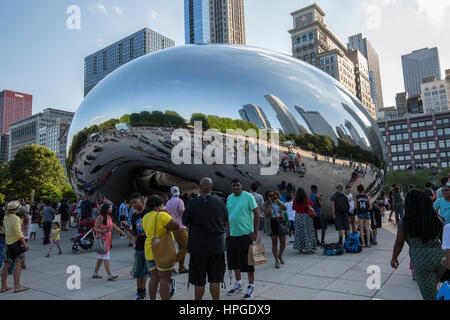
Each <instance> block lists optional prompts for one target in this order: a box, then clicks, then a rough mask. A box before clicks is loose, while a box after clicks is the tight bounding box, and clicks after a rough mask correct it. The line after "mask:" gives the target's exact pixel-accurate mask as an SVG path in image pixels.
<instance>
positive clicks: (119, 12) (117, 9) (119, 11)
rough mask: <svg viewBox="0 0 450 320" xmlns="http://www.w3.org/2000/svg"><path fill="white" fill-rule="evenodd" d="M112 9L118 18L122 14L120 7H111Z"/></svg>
mask: <svg viewBox="0 0 450 320" xmlns="http://www.w3.org/2000/svg"><path fill="white" fill-rule="evenodd" d="M113 9H114V11H115V12H116V14H118V15H119V16H121V15H122V13H123V12H122V9H121V8H120V7H117V6H115V7H113Z"/></svg>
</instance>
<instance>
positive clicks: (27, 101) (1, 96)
mask: <svg viewBox="0 0 450 320" xmlns="http://www.w3.org/2000/svg"><path fill="white" fill-rule="evenodd" d="M32 105H33V96H32V95H30V94H25V93H21V92H15V91H10V90H3V91H2V92H0V134H7V133H8V131H9V125H10V124H11V123H13V122H16V121H19V120H22V119H25V118H27V117H30V116H31V114H32Z"/></svg>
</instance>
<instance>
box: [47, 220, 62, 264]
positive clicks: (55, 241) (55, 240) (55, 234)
mask: <svg viewBox="0 0 450 320" xmlns="http://www.w3.org/2000/svg"><path fill="white" fill-rule="evenodd" d="M60 233H61V229H60V228H59V223H58V222H53V229H52V243H51V244H50V248H48V253H47V258H48V257H50V253H51V252H52V249H53V247H54V246H57V247H58V249H59V252H58V254H62V251H61V246H60V245H59V240H60Z"/></svg>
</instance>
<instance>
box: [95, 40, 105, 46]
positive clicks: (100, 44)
mask: <svg viewBox="0 0 450 320" xmlns="http://www.w3.org/2000/svg"><path fill="white" fill-rule="evenodd" d="M104 43H105V41H103V38H97V46H99V47H103V45H104Z"/></svg>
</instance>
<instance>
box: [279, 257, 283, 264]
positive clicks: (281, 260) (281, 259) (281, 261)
mask: <svg viewBox="0 0 450 320" xmlns="http://www.w3.org/2000/svg"><path fill="white" fill-rule="evenodd" d="M278 259H280V263H281V264H284V260H283V258H282V257H281V256H279V257H278Z"/></svg>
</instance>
